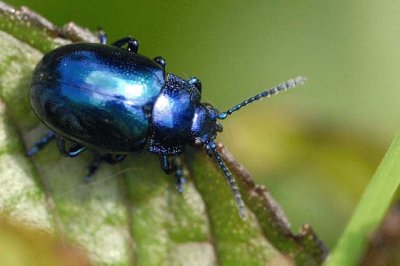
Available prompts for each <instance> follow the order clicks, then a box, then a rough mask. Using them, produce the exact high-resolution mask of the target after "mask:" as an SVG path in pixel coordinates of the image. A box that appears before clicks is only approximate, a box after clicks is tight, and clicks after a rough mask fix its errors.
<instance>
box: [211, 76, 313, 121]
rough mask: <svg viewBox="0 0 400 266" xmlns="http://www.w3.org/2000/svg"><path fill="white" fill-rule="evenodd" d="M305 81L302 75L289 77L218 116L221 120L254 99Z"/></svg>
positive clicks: (268, 95)
mask: <svg viewBox="0 0 400 266" xmlns="http://www.w3.org/2000/svg"><path fill="white" fill-rule="evenodd" d="M305 81H306V78H305V77H302V76H298V77H296V78H294V79H289V80H288V81H286V82H283V83H281V84H278V85H276V86H274V87H272V88H269V89H267V90H265V91H263V92H261V93H259V94H257V95H254V96H253V97H251V98H249V99H247V100H245V101H243V102H241V103H239V104H237V105H235V106H234V107H232V108H231V109H229V110H228V111H226V112H223V113H219V114H218V115H217V118H218V119H221V120H222V119H225V118H226V117H227V116H228V115H230V114H232V113H233V112H235V111H237V110H239V109H240V108H242V107H243V106H246V105H248V104H249V103H252V102H254V101H257V100H260V99H261V98H264V97H270V96H272V95H274V94H277V93H279V92H281V91H286V90H288V89H291V88H294V87H296V86H299V85H303V84H304V82H305Z"/></svg>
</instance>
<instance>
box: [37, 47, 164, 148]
mask: <svg viewBox="0 0 400 266" xmlns="http://www.w3.org/2000/svg"><path fill="white" fill-rule="evenodd" d="M164 83H165V79H164V71H163V69H162V68H161V67H160V66H159V65H158V64H157V63H155V62H153V61H152V60H150V59H148V58H146V57H143V56H140V55H137V54H132V53H129V52H127V51H126V50H125V49H120V48H116V47H111V46H104V45H100V44H72V45H67V46H63V47H61V48H58V49H56V50H54V51H52V52H50V53H49V54H47V55H46V56H45V57H44V58H43V59H42V61H41V62H40V63H39V64H38V66H37V67H36V69H35V72H34V74H33V79H32V84H31V91H30V99H31V105H32V107H33V109H34V111H35V112H36V113H37V115H38V116H39V118H40V119H41V120H42V121H43V122H44V123H45V124H46V125H47V126H48V127H50V128H51V129H52V130H54V131H55V132H56V133H57V134H59V135H61V136H63V137H66V138H68V139H71V140H73V141H75V142H78V143H80V144H83V145H85V146H88V147H89V148H92V149H98V150H102V151H105V152H109V153H128V152H132V151H135V150H138V149H141V148H143V147H144V145H145V144H146V141H147V135H148V130H149V123H150V121H149V118H148V117H149V116H150V115H151V107H152V106H153V104H154V102H155V100H156V99H157V97H158V95H159V94H160V92H161V90H162V88H163V85H164Z"/></svg>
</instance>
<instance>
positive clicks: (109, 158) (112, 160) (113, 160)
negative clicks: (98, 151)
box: [102, 154, 126, 164]
mask: <svg viewBox="0 0 400 266" xmlns="http://www.w3.org/2000/svg"><path fill="white" fill-rule="evenodd" d="M125 157H126V155H122V154H118V155H113V154H106V155H104V156H103V157H102V158H103V160H104V161H105V162H107V163H109V164H117V163H120V162H122V161H123V160H124V159H125Z"/></svg>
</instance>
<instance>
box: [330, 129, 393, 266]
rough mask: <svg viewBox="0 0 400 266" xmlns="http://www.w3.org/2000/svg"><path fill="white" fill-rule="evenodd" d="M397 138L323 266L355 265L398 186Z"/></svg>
mask: <svg viewBox="0 0 400 266" xmlns="http://www.w3.org/2000/svg"><path fill="white" fill-rule="evenodd" d="M399 162H400V134H398V135H397V136H396V137H395V138H394V140H393V142H392V145H391V146H390V148H389V150H388V151H387V153H386V155H385V157H384V159H383V161H382V162H381V164H380V166H379V168H378V169H377V171H376V173H375V174H374V176H373V178H372V179H371V181H370V183H369V185H368V187H367V189H366V190H365V192H364V194H363V196H362V198H361V200H360V202H359V204H358V206H357V208H356V211H355V212H354V214H353V217H352V218H351V219H350V222H349V223H348V225H347V227H346V229H345V231H344V233H343V235H342V236H341V238H340V239H339V242H338V244H337V246H336V247H335V249H334V251H333V252H332V255H331V257H330V258H329V260H328V261H327V263H326V265H357V264H358V263H359V262H360V259H361V256H362V254H363V252H364V250H365V248H366V246H367V244H368V238H369V237H370V235H371V234H372V232H373V231H374V230H375V229H376V228H377V227H378V225H379V224H380V222H381V221H382V220H383V218H384V215H385V213H386V211H387V210H388V208H389V205H390V203H391V201H392V198H393V196H394V194H395V192H396V190H397V188H398V187H399V185H400V163H399Z"/></svg>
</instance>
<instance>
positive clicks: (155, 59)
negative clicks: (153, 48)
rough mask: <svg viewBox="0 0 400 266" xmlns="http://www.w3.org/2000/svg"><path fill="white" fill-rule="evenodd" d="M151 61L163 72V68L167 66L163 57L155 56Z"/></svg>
mask: <svg viewBox="0 0 400 266" xmlns="http://www.w3.org/2000/svg"><path fill="white" fill-rule="evenodd" d="M153 60H154V61H155V62H156V63H157V64H159V65H160V66H161V67H162V68H163V69H164V70H165V67H166V66H167V61H165V59H164V58H163V57H161V56H157V57H155V58H154V59H153Z"/></svg>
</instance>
